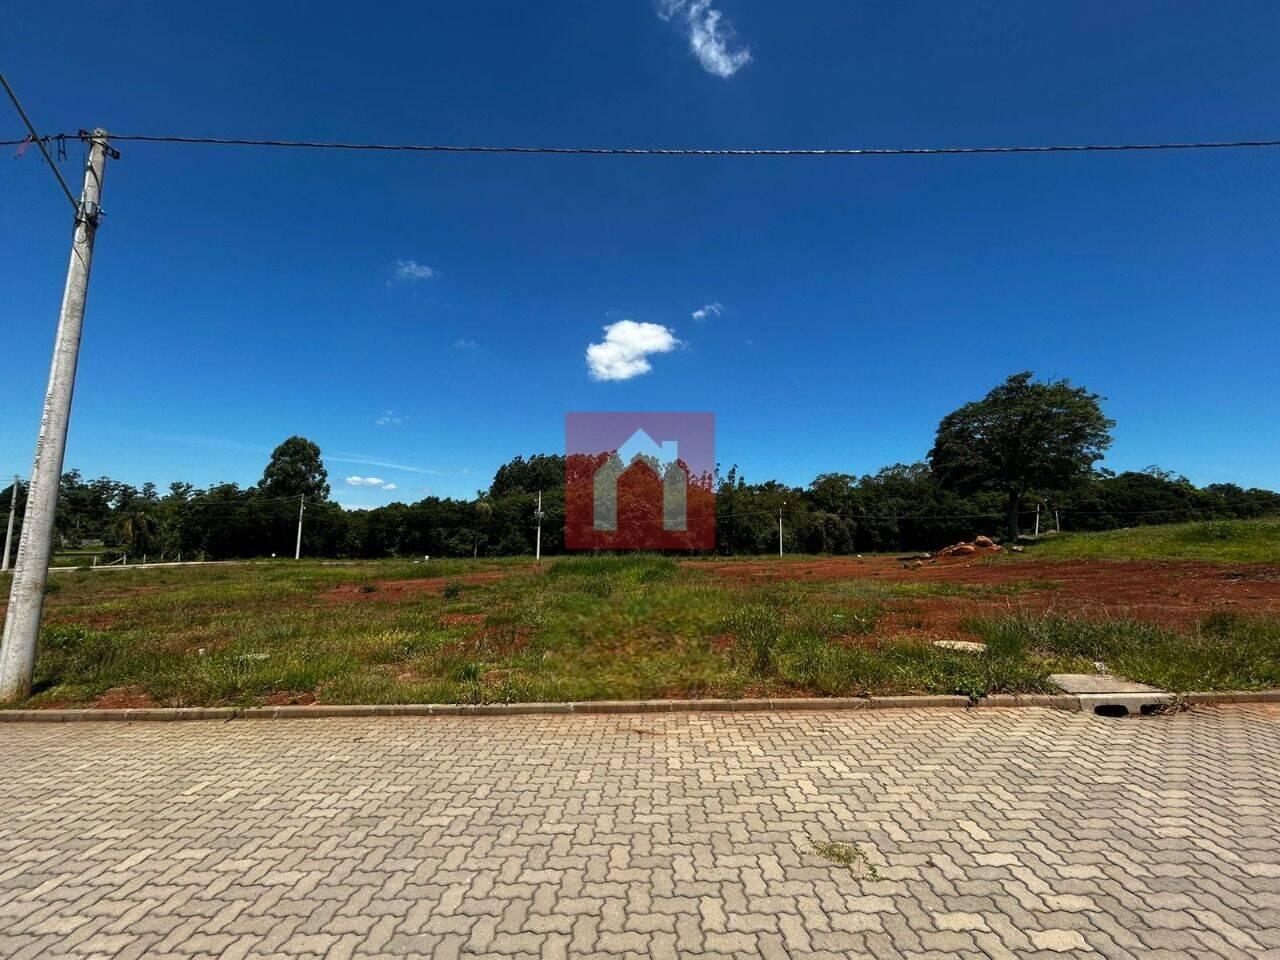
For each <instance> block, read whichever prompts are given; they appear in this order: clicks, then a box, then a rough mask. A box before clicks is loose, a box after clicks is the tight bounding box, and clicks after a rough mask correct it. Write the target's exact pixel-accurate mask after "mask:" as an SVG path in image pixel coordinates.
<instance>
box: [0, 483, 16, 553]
mask: <svg viewBox="0 0 1280 960" xmlns="http://www.w3.org/2000/svg"><path fill="white" fill-rule="evenodd" d="M18 483H19V480H18V475H17V474H16V473H15V474H14V475H13V493H12V494H11V495H10V497H9V527H8V529H7V530H5V532H4V558H3V559H0V573H4V571H6V570H8V569H9V547H10V546H11V545H12V543H13V515H14V514H15V513H17V512H18Z"/></svg>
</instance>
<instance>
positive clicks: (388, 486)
mask: <svg viewBox="0 0 1280 960" xmlns="http://www.w3.org/2000/svg"><path fill="white" fill-rule="evenodd" d="M395 488H396V485H395V484H394V483H384V484H383V485H382V489H383V490H394V489H395Z"/></svg>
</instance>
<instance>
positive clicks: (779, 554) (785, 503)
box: [778, 500, 787, 556]
mask: <svg viewBox="0 0 1280 960" xmlns="http://www.w3.org/2000/svg"><path fill="white" fill-rule="evenodd" d="M786 505H787V501H785V500H783V501H782V507H785V506H786ZM782 507H779V508H778V556H782Z"/></svg>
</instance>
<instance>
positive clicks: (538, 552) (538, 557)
mask: <svg viewBox="0 0 1280 960" xmlns="http://www.w3.org/2000/svg"><path fill="white" fill-rule="evenodd" d="M534 559H536V560H537V561H538V562H539V563H541V562H542V491H541V490H539V491H538V545H537V547H536V548H535V550H534Z"/></svg>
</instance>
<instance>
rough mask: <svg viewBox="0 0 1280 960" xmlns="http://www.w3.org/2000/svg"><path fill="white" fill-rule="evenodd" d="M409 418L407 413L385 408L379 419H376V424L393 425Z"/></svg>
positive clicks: (381, 425) (380, 425) (382, 425)
mask: <svg viewBox="0 0 1280 960" xmlns="http://www.w3.org/2000/svg"><path fill="white" fill-rule="evenodd" d="M408 419H409V415H408V414H407V413H396V412H395V411H394V410H383V411H382V413H380V414H378V419H377V420H374V421H373V422H374V424H375V425H376V426H379V427H393V426H395V425H396V424H398V423H404V422H405V421H406V420H408Z"/></svg>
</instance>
